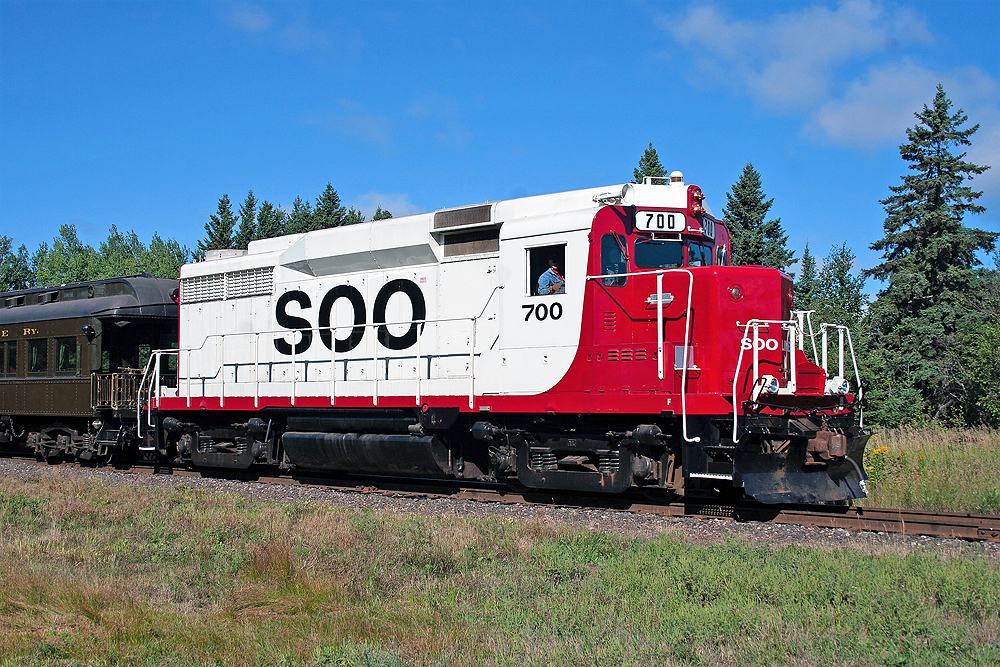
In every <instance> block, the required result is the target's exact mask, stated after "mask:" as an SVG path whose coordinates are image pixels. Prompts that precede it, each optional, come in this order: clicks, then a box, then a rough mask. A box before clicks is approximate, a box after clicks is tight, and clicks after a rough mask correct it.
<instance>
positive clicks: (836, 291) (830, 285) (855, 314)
mask: <svg viewBox="0 0 1000 667" xmlns="http://www.w3.org/2000/svg"><path fill="white" fill-rule="evenodd" d="M854 260H855V256H854V253H853V252H851V249H850V248H848V247H847V243H846V242H845V243H842V244H840V245H839V246H837V245H835V246H833V247H832V248H830V254H829V255H827V256H826V259H824V260H823V268H822V269H820V272H819V277H818V279H817V280H816V296H815V299H814V302H815V303H816V315H817V316H818V317H819V319H818V320H814V321H816V322H829V323H831V324H844V325H847V326H848V327H850V328H851V331H852V333H857V328H858V324H859V323H860V322H861V318H862V317H863V316H864V310H865V306H866V305H867V302H868V299H867V298H866V297H865V293H864V288H865V278H864V276H862V275H860V274H857V273H855V272H854Z"/></svg>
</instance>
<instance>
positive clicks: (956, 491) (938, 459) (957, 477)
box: [862, 426, 1000, 514]
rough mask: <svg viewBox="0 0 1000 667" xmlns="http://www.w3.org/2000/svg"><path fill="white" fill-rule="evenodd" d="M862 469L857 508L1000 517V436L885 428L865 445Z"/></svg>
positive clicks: (980, 430)
mask: <svg viewBox="0 0 1000 667" xmlns="http://www.w3.org/2000/svg"><path fill="white" fill-rule="evenodd" d="M865 469H866V471H867V473H868V477H869V480H868V493H869V497H868V499H867V500H865V501H863V503H862V504H865V505H868V506H872V507H900V508H906V509H928V510H937V511H951V512H973V513H978V514H1000V431H997V430H994V429H989V428H976V429H946V428H942V427H934V426H930V427H911V428H900V429H888V430H885V431H882V432H880V433H878V434H877V435H876V436H875V437H873V438H872V439H871V440H870V441H869V442H868V447H867V449H866V451H865Z"/></svg>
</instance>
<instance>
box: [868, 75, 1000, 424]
mask: <svg viewBox="0 0 1000 667" xmlns="http://www.w3.org/2000/svg"><path fill="white" fill-rule="evenodd" d="M951 107H952V102H951V100H949V99H948V97H947V95H946V94H945V91H944V88H943V87H942V86H940V85H938V87H937V93H936V94H935V96H934V101H933V103H932V105H931V106H927V105H924V107H923V109H922V110H921V111H919V112H917V113H915V114H914V115H915V117H916V118H917V123H916V125H914V127H912V128H908V129H907V130H906V136H907V139H908V141H907V142H906V143H903V144H901V145H900V147H899V154H900V156H901V157H902V158H903V160H904V161H906V162H908V163H909V165H908V167H909V170H910V172H911V173H909V174H907V175H905V176H903V177H902V183H901V184H900V185H897V186H890V188H889V189H890V191H891V192H892V195H891V196H890V197H888V198H886V199H884V200H882V202H881V203H882V205H883V206H884V208H885V211H886V218H885V222H884V224H883V228H884V230H885V236H884V237H883V238H881V239H880V240H878V241H876V242H875V243H873V244H872V245H871V248H872V249H873V250H879V251H881V252H882V262H881V263H880V264H878V265H877V266H875V267H873V268H871V269H869V270H868V271H866V274H867V275H870V276H874V277H876V278H879V279H882V280H885V281H887V282H888V284H887V285H886V287H885V288H884V289H883V290H882V291H881V292H879V295H878V299H877V301H876V302H875V304H874V305H873V307H872V312H871V317H870V327H869V332H870V337H869V340H868V341H867V342H868V345H869V346H870V347H871V350H872V351H871V355H870V356H871V358H872V360H871V364H870V365H871V367H872V369H873V374H874V377H875V378H876V389H877V391H878V392H879V395H878V397H877V401H881V403H882V406H881V407H880V408H879V410H880V411H881V418H882V420H883V421H884V422H887V423H892V422H899V421H906V420H909V419H913V418H915V417H917V416H920V415H918V414H917V413H915V410H914V406H916V407H917V408H919V409H921V410H922V412H923V416H928V417H932V418H935V419H948V418H950V417H951V416H953V412H954V411H955V410H956V409H957V407H956V406H959V405H960V404H961V403H962V402H963V401H964V400H965V399H966V398H967V390H966V388H965V387H964V386H963V383H962V382H961V381H960V377H961V373H960V365H961V362H960V359H961V351H960V349H959V344H958V337H957V333H958V332H959V330H960V329H962V328H963V326H964V325H965V323H966V321H967V320H968V318H969V316H970V310H969V308H968V307H966V305H965V303H964V300H963V295H966V294H972V293H975V292H976V291H977V290H978V289H979V287H980V281H981V278H980V275H979V273H978V272H977V267H978V266H979V265H980V261H979V259H978V258H977V257H976V253H977V251H982V250H985V251H989V250H992V249H993V247H994V245H995V242H996V238H997V234H996V233H994V232H988V231H984V230H981V229H975V228H971V227H967V226H965V224H964V222H963V220H964V218H965V216H966V215H967V214H970V213H982V212H983V211H984V210H985V208H984V207H983V206H981V205H979V204H976V203H975V201H976V200H977V199H978V198H979V197H980V196H981V195H982V193H981V192H975V191H973V190H972V189H971V188H970V187H968V185H966V184H965V180H966V179H967V178H968V179H971V178H973V177H974V176H976V175H978V174H981V173H983V172H984V171H986V170H987V169H988V168H989V167H986V166H980V165H975V164H972V163H970V162H966V161H965V159H964V158H965V155H966V153H965V152H962V153H959V154H957V155H956V154H954V153H953V152H952V149H961V147H963V146H969V145H970V140H969V138H970V137H971V136H972V135H973V134H974V133H975V132H976V130H978V129H979V126H978V125H975V126H973V127H969V128H966V129H962V126H963V125H964V124H965V122H966V121H967V120H968V116H966V115H965V113H964V112H963V111H962V110H961V109H959V110H958V111H956V112H955V113H954V114H952V113H951V111H950V109H951ZM877 401H876V404H877Z"/></svg>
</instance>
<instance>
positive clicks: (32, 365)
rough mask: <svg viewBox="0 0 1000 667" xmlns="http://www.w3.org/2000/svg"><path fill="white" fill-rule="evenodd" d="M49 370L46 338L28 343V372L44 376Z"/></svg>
mask: <svg viewBox="0 0 1000 667" xmlns="http://www.w3.org/2000/svg"><path fill="white" fill-rule="evenodd" d="M48 370H49V341H48V339H47V338H42V339H40V340H29V341H28V372H29V373H31V374H32V375H44V374H45V373H46V372H48Z"/></svg>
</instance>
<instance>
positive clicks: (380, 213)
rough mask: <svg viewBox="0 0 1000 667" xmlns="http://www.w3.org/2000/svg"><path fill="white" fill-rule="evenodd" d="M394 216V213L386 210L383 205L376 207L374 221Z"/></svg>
mask: <svg viewBox="0 0 1000 667" xmlns="http://www.w3.org/2000/svg"><path fill="white" fill-rule="evenodd" d="M391 217H392V213H389V211H386V210H384V209H383V208H382V207H381V206H377V207H375V214H374V215H373V216H372V221H375V220H388V219H389V218H391Z"/></svg>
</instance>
